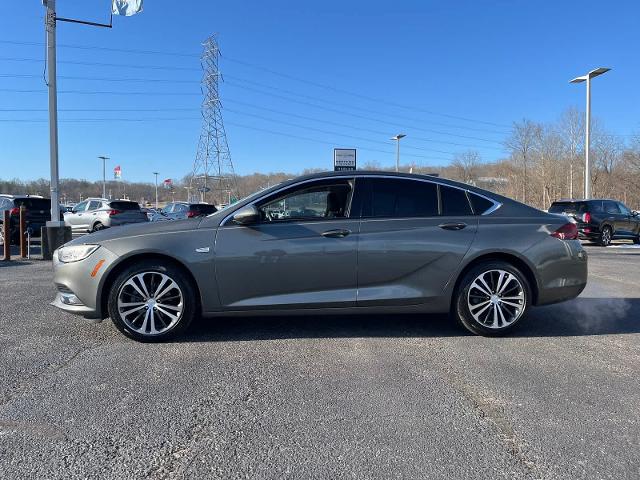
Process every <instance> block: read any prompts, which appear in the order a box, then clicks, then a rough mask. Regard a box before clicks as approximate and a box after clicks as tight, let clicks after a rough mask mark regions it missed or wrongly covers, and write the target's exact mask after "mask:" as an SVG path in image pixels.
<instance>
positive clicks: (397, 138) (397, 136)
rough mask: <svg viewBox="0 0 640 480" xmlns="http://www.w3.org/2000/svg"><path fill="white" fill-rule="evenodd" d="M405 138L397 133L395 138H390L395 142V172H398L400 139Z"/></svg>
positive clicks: (402, 134)
mask: <svg viewBox="0 0 640 480" xmlns="http://www.w3.org/2000/svg"><path fill="white" fill-rule="evenodd" d="M404 137H406V135H405V134H404V133H399V134H397V135H396V136H395V137H391V140H395V141H396V172H399V171H400V139H401V138H404Z"/></svg>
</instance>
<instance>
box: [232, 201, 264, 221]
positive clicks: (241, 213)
mask: <svg viewBox="0 0 640 480" xmlns="http://www.w3.org/2000/svg"><path fill="white" fill-rule="evenodd" d="M259 221H260V211H259V210H258V209H257V208H256V207H255V205H247V206H245V207H242V208H241V209H240V210H238V211H237V212H236V213H235V214H234V215H233V222H234V223H237V224H239V225H251V224H252V223H257V222H259Z"/></svg>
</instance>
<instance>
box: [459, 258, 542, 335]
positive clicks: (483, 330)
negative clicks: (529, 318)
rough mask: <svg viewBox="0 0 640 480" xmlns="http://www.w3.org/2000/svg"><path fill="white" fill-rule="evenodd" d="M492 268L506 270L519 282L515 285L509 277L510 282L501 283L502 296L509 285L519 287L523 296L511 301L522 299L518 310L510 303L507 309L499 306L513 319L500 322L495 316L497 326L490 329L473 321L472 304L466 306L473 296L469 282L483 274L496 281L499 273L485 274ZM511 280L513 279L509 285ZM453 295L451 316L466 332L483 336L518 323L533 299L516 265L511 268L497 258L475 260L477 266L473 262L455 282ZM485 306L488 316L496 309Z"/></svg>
mask: <svg viewBox="0 0 640 480" xmlns="http://www.w3.org/2000/svg"><path fill="white" fill-rule="evenodd" d="M495 271H503V272H507V273H509V274H511V275H513V277H515V279H516V280H517V282H519V285H518V284H517V283H516V282H513V280H509V282H510V283H508V284H505V287H504V288H505V290H504V292H503V293H502V294H501V295H503V294H504V293H505V292H509V291H510V290H511V289H512V288H516V286H517V287H519V289H520V287H521V291H522V297H523V298H522V300H517V301H514V302H515V303H519V302H522V303H521V304H520V305H521V308H520V309H519V312H518V309H517V308H513V307H511V306H509V307H508V310H507V309H503V308H500V311H501V312H507V313H513V318H514V320H513V321H511V322H503V321H502V320H501V319H500V318H499V319H498V326H497V327H494V328H492V327H490V326H487V325H486V324H483V323H481V322H480V321H479V320H476V318H474V316H473V315H472V313H471V308H473V307H470V302H471V301H472V298H473V297H474V295H473V292H472V294H471V295H470V290H471V289H472V288H473V287H472V284H473V283H474V282H475V280H476V279H477V278H478V277H479V276H481V275H483V274H485V275H489V277H491V276H493V277H494V278H495V279H496V281H497V280H498V278H499V275H500V274H499V273H489V272H495ZM503 278H505V277H503ZM503 281H504V280H503ZM511 282H513V284H512V283H511ZM488 283H491V282H488ZM494 286H495V285H490V287H494ZM491 293H494V291H492V292H491ZM454 295H455V296H454V299H453V312H452V313H453V315H454V316H455V318H456V320H457V321H458V323H459V324H460V325H462V326H463V327H464V328H466V329H467V330H468V331H470V332H471V333H474V334H476V335H483V336H487V337H497V336H501V335H504V334H505V333H507V332H508V331H509V330H511V329H512V328H513V327H514V325H516V324H517V323H518V322H520V320H522V319H523V318H524V317H525V316H526V314H527V312H528V310H529V307H530V305H531V301H532V299H533V296H532V294H531V286H530V285H529V282H528V281H527V277H526V276H525V275H524V274H523V273H522V272H521V271H520V270H519V269H518V268H516V267H514V266H513V265H511V264H510V263H507V262H503V261H497V260H496V261H487V262H483V263H479V264H478V265H475V266H474V267H473V268H471V269H470V270H469V271H468V272H467V273H466V274H465V275H464V277H463V278H462V280H461V281H460V284H459V285H458V288H457V289H456V292H455V294H454ZM496 295H497V294H496ZM518 295H519V293H518ZM496 301H498V302H499V300H496ZM510 301H513V300H510ZM479 303H481V302H479ZM488 308H489V312H488V315H491V312H493V311H494V310H495V309H497V307H495V306H492V305H490V306H489V307H488ZM512 309H513V310H512ZM480 310H481V309H480ZM480 310H476V314H478V312H479V311H480ZM504 317H506V315H503V318H504Z"/></svg>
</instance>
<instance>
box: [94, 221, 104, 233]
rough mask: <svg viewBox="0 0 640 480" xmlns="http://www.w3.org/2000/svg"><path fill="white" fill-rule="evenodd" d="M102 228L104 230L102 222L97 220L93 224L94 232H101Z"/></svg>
mask: <svg viewBox="0 0 640 480" xmlns="http://www.w3.org/2000/svg"><path fill="white" fill-rule="evenodd" d="M100 230H104V225H103V224H102V223H100V222H96V223H94V224H93V228H92V229H91V231H92V232H99V231H100Z"/></svg>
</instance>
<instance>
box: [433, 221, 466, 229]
mask: <svg viewBox="0 0 640 480" xmlns="http://www.w3.org/2000/svg"><path fill="white" fill-rule="evenodd" d="M438 226H439V227H440V228H442V229H443V230H462V229H463V228H464V227H466V226H467V224H466V223H463V222H460V223H441V224H440V225H438Z"/></svg>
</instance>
